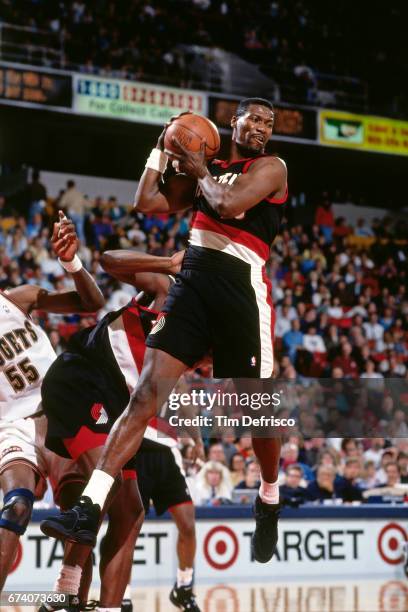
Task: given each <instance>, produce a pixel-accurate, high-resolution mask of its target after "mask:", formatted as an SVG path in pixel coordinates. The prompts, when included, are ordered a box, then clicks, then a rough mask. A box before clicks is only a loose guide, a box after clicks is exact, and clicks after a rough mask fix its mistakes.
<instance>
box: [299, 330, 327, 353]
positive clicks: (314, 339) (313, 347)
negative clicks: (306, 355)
mask: <svg viewBox="0 0 408 612" xmlns="http://www.w3.org/2000/svg"><path fill="white" fill-rule="evenodd" d="M303 348H304V349H306V350H307V351H309V352H310V353H325V352H326V345H325V343H324V340H323V338H322V336H319V335H318V333H317V327H316V325H315V324H313V323H311V324H310V325H309V328H308V331H307V333H306V334H304V336H303Z"/></svg>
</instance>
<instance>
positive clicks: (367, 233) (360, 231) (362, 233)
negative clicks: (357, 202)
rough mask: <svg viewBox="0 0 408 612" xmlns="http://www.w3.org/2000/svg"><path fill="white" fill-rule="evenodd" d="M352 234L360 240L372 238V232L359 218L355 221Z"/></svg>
mask: <svg viewBox="0 0 408 612" xmlns="http://www.w3.org/2000/svg"><path fill="white" fill-rule="evenodd" d="M354 234H355V235H356V236H359V237H361V238H372V237H373V236H374V232H373V230H372V229H371V227H370V226H369V225H368V223H366V221H365V220H364V219H362V218H361V217H360V219H358V220H357V227H356V228H355V230H354Z"/></svg>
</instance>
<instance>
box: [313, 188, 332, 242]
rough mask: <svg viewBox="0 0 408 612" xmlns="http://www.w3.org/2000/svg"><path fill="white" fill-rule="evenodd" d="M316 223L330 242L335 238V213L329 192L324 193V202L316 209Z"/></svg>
mask: <svg viewBox="0 0 408 612" xmlns="http://www.w3.org/2000/svg"><path fill="white" fill-rule="evenodd" d="M315 223H316V225H318V227H319V229H320V231H321V232H322V234H323V236H324V238H325V241H326V243H328V244H329V243H330V242H331V241H332V238H333V228H334V213H333V210H332V205H331V202H330V200H329V198H328V195H327V194H323V202H322V204H321V205H320V206H318V208H317V210H316V215H315Z"/></svg>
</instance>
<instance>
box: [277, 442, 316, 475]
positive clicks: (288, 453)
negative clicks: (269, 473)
mask: <svg viewBox="0 0 408 612" xmlns="http://www.w3.org/2000/svg"><path fill="white" fill-rule="evenodd" d="M294 464H296V465H299V466H300V467H301V468H302V471H303V476H304V478H305V480H313V478H314V474H313V470H312V469H311V468H310V466H309V465H307V464H306V463H301V462H300V461H299V446H298V445H297V444H294V443H293V442H287V443H285V444H283V446H282V449H281V469H283V471H286V468H287V467H288V466H290V465H294Z"/></svg>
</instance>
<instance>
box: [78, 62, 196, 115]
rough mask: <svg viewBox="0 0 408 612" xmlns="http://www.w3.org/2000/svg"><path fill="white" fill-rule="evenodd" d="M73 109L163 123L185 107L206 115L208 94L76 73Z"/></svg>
mask: <svg viewBox="0 0 408 612" xmlns="http://www.w3.org/2000/svg"><path fill="white" fill-rule="evenodd" d="M73 109H74V111H75V112H77V113H80V114H84V115H96V116H100V117H109V118H111V119H122V120H125V121H137V122H140V123H151V124H158V125H162V124H163V123H165V122H166V121H168V120H169V119H170V117H172V116H173V115H178V114H179V113H181V112H182V111H185V110H191V111H193V112H196V113H199V114H200V115H207V95H206V94H205V93H203V92H200V91H193V90H189V89H177V88H176V87H163V86H161V85H150V84H149V83H137V82H133V81H124V80H119V79H107V78H99V77H95V76H90V75H84V74H75V75H74V88H73Z"/></svg>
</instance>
